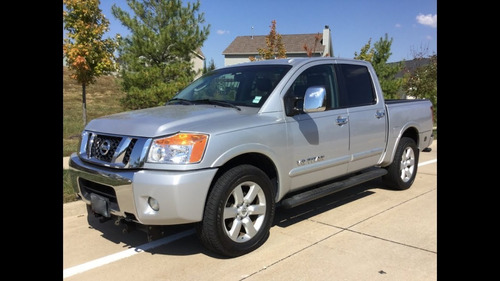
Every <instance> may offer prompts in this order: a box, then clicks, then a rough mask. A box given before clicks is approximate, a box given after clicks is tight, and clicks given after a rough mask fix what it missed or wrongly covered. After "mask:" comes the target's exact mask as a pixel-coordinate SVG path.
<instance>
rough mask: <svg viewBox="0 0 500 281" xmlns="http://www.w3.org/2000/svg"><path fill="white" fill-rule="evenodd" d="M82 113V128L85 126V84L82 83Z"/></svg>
mask: <svg viewBox="0 0 500 281" xmlns="http://www.w3.org/2000/svg"><path fill="white" fill-rule="evenodd" d="M82 113H83V126H84V127H85V125H87V99H86V95H85V83H82Z"/></svg>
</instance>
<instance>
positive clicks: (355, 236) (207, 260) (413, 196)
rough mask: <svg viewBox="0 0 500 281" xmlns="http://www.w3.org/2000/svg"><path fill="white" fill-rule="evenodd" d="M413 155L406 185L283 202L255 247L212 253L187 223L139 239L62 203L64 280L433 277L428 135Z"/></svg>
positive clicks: (433, 191) (368, 186)
mask: <svg viewBox="0 0 500 281" xmlns="http://www.w3.org/2000/svg"><path fill="white" fill-rule="evenodd" d="M432 148H433V149H432V151H431V152H422V153H421V154H420V166H419V168H418V174H417V178H416V180H415V183H414V184H413V186H412V187H411V188H410V189H408V190H404V191H394V190H390V189H386V188H385V187H384V186H383V184H382V183H381V181H380V180H374V181H371V182H367V183H365V184H363V185H360V186H357V187H353V188H350V189H347V190H344V191H341V192H339V193H336V194H333V195H330V196H327V197H324V198H321V199H318V200H316V201H313V202H309V203H307V204H304V205H301V206H298V207H296V208H293V209H288V210H285V209H277V212H276V219H275V223H274V225H273V227H272V228H271V235H270V237H269V239H268V240H267V241H266V243H265V244H264V245H263V246H262V247H260V248H259V249H257V250H256V251H254V252H252V253H250V254H247V255H244V256H241V257H238V258H233V259H228V258H223V257H220V256H216V255H214V254H212V253H211V252H209V251H207V250H206V249H205V248H204V247H203V246H202V245H201V244H200V242H199V241H198V240H197V239H196V235H195V234H194V229H193V228H192V226H191V225H187V226H184V227H181V228H172V229H171V230H170V231H169V234H168V235H167V236H166V237H164V238H161V239H159V240H156V241H153V242H150V243H148V242H147V238H146V234H145V233H144V232H142V231H135V232H130V233H122V228H120V227H118V226H115V225H114V223H113V221H107V222H104V223H100V222H98V221H97V220H96V219H95V218H93V217H90V218H87V212H86V208H85V204H84V203H83V202H81V201H77V202H72V203H67V204H64V205H63V272H62V275H63V278H64V280H68V281H69V280H91V281H95V280H120V281H128V280H134V281H137V280H147V281H153V280H176V281H182V280H217V281H224V280H249V281H250V280H259V281H260V280H287V281H290V280H301V281H303V280H384V281H387V280H398V281H400V280H405V281H411V280H415V281H417V280H418V281H423V280H437V168H436V167H437V141H435V142H434V144H433V145H432Z"/></svg>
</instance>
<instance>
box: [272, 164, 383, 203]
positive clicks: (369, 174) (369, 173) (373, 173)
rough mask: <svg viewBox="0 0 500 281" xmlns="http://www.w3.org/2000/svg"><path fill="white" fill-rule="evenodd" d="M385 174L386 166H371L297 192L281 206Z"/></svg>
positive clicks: (323, 194)
mask: <svg viewBox="0 0 500 281" xmlns="http://www.w3.org/2000/svg"><path fill="white" fill-rule="evenodd" d="M385 174H387V170H386V169H384V168H371V169H368V170H366V171H362V172H361V174H355V175H353V176H352V177H350V178H347V179H345V180H342V181H338V182H334V183H331V184H327V185H324V186H320V187H317V188H314V189H311V190H308V191H305V192H303V193H299V194H296V195H294V196H292V197H290V198H286V199H284V200H283V201H282V202H281V206H282V207H283V208H285V209H289V208H293V207H297V206H299V205H302V204H304V203H307V202H310V201H313V200H316V199H318V198H321V197H324V196H327V195H330V194H332V193H335V192H339V191H342V190H344V189H346V188H349V187H352V186H355V185H359V184H361V183H364V182H367V181H370V180H373V179H376V178H379V177H381V176H383V175H385Z"/></svg>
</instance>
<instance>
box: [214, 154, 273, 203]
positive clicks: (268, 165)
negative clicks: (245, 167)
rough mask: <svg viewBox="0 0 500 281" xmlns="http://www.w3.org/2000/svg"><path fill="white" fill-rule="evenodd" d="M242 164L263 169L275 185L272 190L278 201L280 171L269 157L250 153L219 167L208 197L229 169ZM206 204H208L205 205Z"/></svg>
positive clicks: (238, 156) (234, 158) (236, 157)
mask: <svg viewBox="0 0 500 281" xmlns="http://www.w3.org/2000/svg"><path fill="white" fill-rule="evenodd" d="M242 164H249V165H252V166H255V167H257V168H259V169H261V170H262V171H263V172H264V173H265V174H266V175H267V176H268V177H269V179H270V180H271V182H272V184H273V189H272V190H271V191H272V192H273V196H274V198H275V199H276V196H277V194H278V182H279V180H278V177H279V176H278V169H277V168H276V165H275V164H274V162H273V161H272V160H271V158H269V157H268V156H267V155H264V154H262V153H257V152H249V153H244V154H240V155H237V156H235V157H233V158H231V159H229V160H228V161H227V162H225V163H224V164H223V165H222V166H220V167H219V169H218V170H217V173H216V174H215V176H214V177H213V179H212V182H211V184H210V188H209V190H208V192H207V197H208V196H209V194H210V192H211V191H212V188H213V185H214V184H215V182H216V181H217V179H218V178H219V177H220V176H221V175H222V174H224V173H225V172H226V171H228V170H229V169H231V168H233V167H236V166H238V165H242ZM205 204H206V203H205Z"/></svg>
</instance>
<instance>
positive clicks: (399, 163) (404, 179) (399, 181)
mask: <svg viewBox="0 0 500 281" xmlns="http://www.w3.org/2000/svg"><path fill="white" fill-rule="evenodd" d="M418 156H419V151H418V148H417V145H416V143H415V141H414V140H413V139H411V138H407V137H403V138H401V140H400V141H399V144H398V147H397V149H396V154H395V155H394V160H393V161H392V163H391V165H389V166H387V167H386V169H387V172H388V173H387V174H386V175H385V176H383V178H382V179H383V181H384V183H385V184H386V185H387V186H389V187H390V188H393V189H397V190H404V189H408V188H410V186H411V185H412V184H413V181H415V177H416V175H417V168H418Z"/></svg>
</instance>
